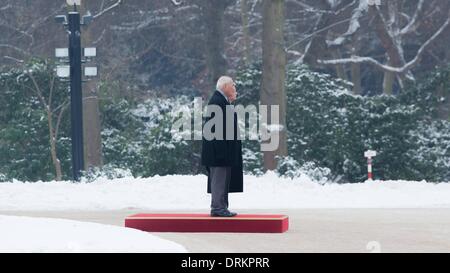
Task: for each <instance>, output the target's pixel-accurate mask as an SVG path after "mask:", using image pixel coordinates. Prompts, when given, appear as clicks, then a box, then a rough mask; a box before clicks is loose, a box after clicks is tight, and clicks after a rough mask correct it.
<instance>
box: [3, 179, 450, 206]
mask: <svg viewBox="0 0 450 273" xmlns="http://www.w3.org/2000/svg"><path fill="white" fill-rule="evenodd" d="M209 204H210V195H209V194H207V193H206V176H204V175H196V176H189V175H170V176H154V177H150V178H132V177H130V178H121V179H114V180H107V179H98V180H97V181H95V182H92V183H71V182H37V183H23V182H18V181H15V182H12V183H0V211H1V210H8V211H11V210H12V211H14V210H92V211H95V210H120V209H130V208H133V209H142V210H147V211H149V210H201V211H204V212H208V210H209ZM282 208H286V209H295V208H450V183H438V184H433V183H426V182H425V181H422V182H415V181H371V182H365V183H358V184H325V185H320V184H317V183H315V182H313V181H311V180H310V179H309V178H308V177H306V176H303V177H300V178H297V179H294V180H291V179H285V178H279V177H277V176H276V175H275V174H274V173H267V174H266V175H264V176H261V177H255V176H245V177H244V193H239V194H230V209H233V210H234V209H282Z"/></svg>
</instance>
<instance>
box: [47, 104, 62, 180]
mask: <svg viewBox="0 0 450 273" xmlns="http://www.w3.org/2000/svg"><path fill="white" fill-rule="evenodd" d="M47 122H48V131H49V137H50V154H51V156H52V162H53V166H54V167H55V172H56V177H55V180H56V181H61V180H62V170H61V161H59V158H58V154H57V148H56V136H55V129H54V127H53V114H52V112H51V110H49V109H47Z"/></svg>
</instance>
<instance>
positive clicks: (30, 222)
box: [0, 215, 186, 252]
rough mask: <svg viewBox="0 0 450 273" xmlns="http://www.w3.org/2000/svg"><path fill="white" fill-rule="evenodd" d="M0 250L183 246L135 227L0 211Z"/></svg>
mask: <svg viewBox="0 0 450 273" xmlns="http://www.w3.org/2000/svg"><path fill="white" fill-rule="evenodd" d="M0 252H186V249H185V248H184V247H183V246H181V245H179V244H177V243H174V242H172V241H169V240H165V239H161V238H159V237H156V236H153V235H151V234H149V233H146V232H142V231H138V230H135V229H129V228H122V227H116V226H109V225H102V224H95V223H84V222H77V221H71V220H60V219H47V218H30V217H16V216H1V215H0Z"/></svg>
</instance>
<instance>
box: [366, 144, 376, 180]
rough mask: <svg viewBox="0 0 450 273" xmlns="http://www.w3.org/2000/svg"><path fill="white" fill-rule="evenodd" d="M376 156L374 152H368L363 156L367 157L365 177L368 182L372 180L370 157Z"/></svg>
mask: <svg viewBox="0 0 450 273" xmlns="http://www.w3.org/2000/svg"><path fill="white" fill-rule="evenodd" d="M376 155H377V152H376V151H372V150H368V151H366V152H365V153H364V156H365V157H367V177H368V180H372V178H373V177H372V157H375V156H376Z"/></svg>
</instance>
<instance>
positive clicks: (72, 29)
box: [55, 1, 96, 181]
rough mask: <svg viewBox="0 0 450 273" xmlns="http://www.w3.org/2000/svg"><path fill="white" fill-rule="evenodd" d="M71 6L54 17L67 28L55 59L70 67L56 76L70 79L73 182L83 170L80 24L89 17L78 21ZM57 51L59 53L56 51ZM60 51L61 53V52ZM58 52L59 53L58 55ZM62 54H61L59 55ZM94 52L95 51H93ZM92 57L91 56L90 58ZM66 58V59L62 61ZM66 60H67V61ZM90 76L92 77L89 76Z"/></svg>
mask: <svg viewBox="0 0 450 273" xmlns="http://www.w3.org/2000/svg"><path fill="white" fill-rule="evenodd" d="M69 2H70V3H72V2H73V3H74V4H73V11H70V12H69V13H68V15H67V17H66V16H65V15H58V16H56V17H55V19H56V21H57V22H60V23H63V24H64V25H65V26H66V27H67V32H68V36H69V48H68V50H67V49H64V48H63V49H57V50H56V52H57V54H56V55H57V57H59V58H63V59H62V60H63V62H64V60H65V62H67V61H68V62H69V65H70V67H68V66H67V65H66V66H58V67H57V74H58V76H60V77H68V76H69V77H70V108H71V109H70V114H71V118H70V120H71V130H72V176H73V180H75V181H79V180H80V176H81V171H82V170H83V169H84V151H83V93H82V63H83V62H84V61H83V60H82V58H81V54H82V47H81V29H80V25H81V24H86V23H87V22H88V21H90V19H91V18H90V16H83V20H82V21H81V20H80V13H79V12H78V11H77V5H76V4H75V3H76V2H77V1H68V4H69ZM78 4H79V2H78ZM58 50H59V51H58ZM61 50H62V51H61ZM58 52H60V53H59V54H60V55H58ZM61 52H62V54H61ZM94 52H95V51H94ZM90 57H92V56H90ZM64 58H66V59H64ZM67 58H68V60H67ZM95 71H96V68H95ZM89 76H92V75H89Z"/></svg>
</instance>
